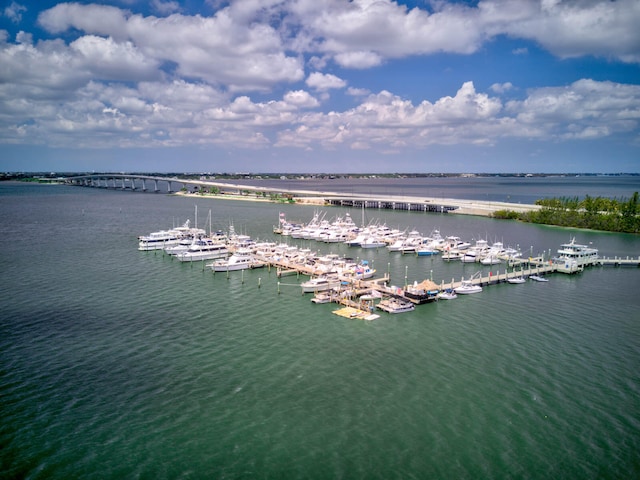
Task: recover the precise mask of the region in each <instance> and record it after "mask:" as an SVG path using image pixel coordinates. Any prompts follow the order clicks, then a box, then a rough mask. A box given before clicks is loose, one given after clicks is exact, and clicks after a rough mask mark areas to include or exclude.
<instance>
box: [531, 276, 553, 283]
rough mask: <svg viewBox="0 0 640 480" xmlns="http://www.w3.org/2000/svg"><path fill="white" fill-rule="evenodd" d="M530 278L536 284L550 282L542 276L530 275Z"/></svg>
mask: <svg viewBox="0 0 640 480" xmlns="http://www.w3.org/2000/svg"><path fill="white" fill-rule="evenodd" d="M529 278H530V279H531V280H533V281H535V282H548V281H549V280H548V279H547V278H544V277H542V276H540V275H529Z"/></svg>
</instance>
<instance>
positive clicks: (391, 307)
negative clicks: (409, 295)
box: [376, 297, 416, 313]
mask: <svg viewBox="0 0 640 480" xmlns="http://www.w3.org/2000/svg"><path fill="white" fill-rule="evenodd" d="M376 307H377V308H379V309H380V310H383V311H385V312H388V313H404V312H411V311H412V310H414V309H415V308H416V307H415V305H414V304H413V303H411V302H408V301H406V300H401V299H400V298H396V297H390V298H385V299H384V300H380V303H378V304H377V305H376Z"/></svg>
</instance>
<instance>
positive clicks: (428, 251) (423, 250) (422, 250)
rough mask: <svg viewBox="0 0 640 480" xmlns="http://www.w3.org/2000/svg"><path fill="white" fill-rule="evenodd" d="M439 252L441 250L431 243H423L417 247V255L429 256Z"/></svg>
mask: <svg viewBox="0 0 640 480" xmlns="http://www.w3.org/2000/svg"><path fill="white" fill-rule="evenodd" d="M438 253H440V251H439V250H437V249H436V248H435V247H431V246H429V245H423V246H421V247H418V248H416V255H418V256H419V257H429V256H431V255H437V254H438Z"/></svg>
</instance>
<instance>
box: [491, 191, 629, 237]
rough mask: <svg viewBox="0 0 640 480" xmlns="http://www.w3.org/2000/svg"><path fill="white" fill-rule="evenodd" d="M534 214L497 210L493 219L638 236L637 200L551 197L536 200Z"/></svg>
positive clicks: (587, 196)
mask: <svg viewBox="0 0 640 480" xmlns="http://www.w3.org/2000/svg"><path fill="white" fill-rule="evenodd" d="M535 203H536V205H540V206H541V207H542V208H540V209H539V210H537V211H532V212H514V211H512V210H499V211H497V212H494V214H493V215H492V216H493V217H494V218H501V219H513V220H520V221H523V222H529V223H540V224H544V225H558V226H562V227H576V228H588V229H591V230H604V231H609V232H625V233H640V196H639V195H638V192H635V193H634V194H633V195H632V196H631V198H620V199H618V198H607V197H591V196H589V195H586V196H585V197H584V198H582V199H580V198H579V197H555V198H543V199H540V200H536V202H535Z"/></svg>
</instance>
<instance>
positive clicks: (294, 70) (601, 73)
mask: <svg viewBox="0 0 640 480" xmlns="http://www.w3.org/2000/svg"><path fill="white" fill-rule="evenodd" d="M0 5H1V7H0V8H1V10H0V171H7V172H11V171H27V172H28V171H52V172H72V171H82V172H92V171H96V172H185V173H197V172H202V173H240V172H242V173H261V172H262V173H265V172H285V173H394V172H404V173H410V172H411V173H473V172H475V173H480V172H493V173H520V172H522V173H544V172H547V173H563V172H568V173H573V172H576V173H577V172H590V173H619V172H627V173H640V128H639V127H640V27H638V26H639V25H640V1H638V0H616V1H609V0H600V1H598V0H568V1H567V0H542V1H534V0H484V1H452V0H433V1H392V0H352V1H347V0H240V1H223V0H204V1H193V0H186V1H181V2H178V1H173V0H151V1H149V0H146V1H138V0H119V1H118V0H114V1H102V2H97V1H93V2H92V1H79V2H72V3H59V2H55V1H48V0H29V1H27V0H10V1H6V0H4V1H3V2H2V3H1V4H0Z"/></svg>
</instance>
